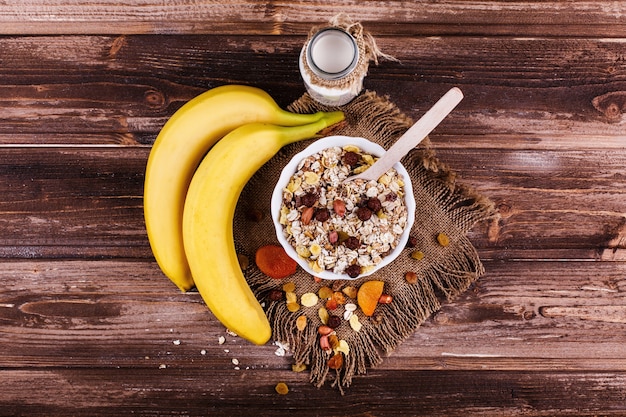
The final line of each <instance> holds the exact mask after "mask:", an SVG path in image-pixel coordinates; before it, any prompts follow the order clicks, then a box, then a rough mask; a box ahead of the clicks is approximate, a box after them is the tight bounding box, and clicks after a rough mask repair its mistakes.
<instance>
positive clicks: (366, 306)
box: [357, 280, 385, 317]
mask: <svg viewBox="0 0 626 417" xmlns="http://www.w3.org/2000/svg"><path fill="white" fill-rule="evenodd" d="M384 286H385V283H384V282H383V281H378V280H372V281H366V282H364V283H363V284H361V286H360V287H359V291H358V293H357V304H358V305H359V307H360V308H361V311H363V314H365V315H366V316H368V317H370V316H372V315H373V314H374V310H375V309H376V306H377V305H378V300H379V299H380V296H381V295H382V294H383V287H384Z"/></svg>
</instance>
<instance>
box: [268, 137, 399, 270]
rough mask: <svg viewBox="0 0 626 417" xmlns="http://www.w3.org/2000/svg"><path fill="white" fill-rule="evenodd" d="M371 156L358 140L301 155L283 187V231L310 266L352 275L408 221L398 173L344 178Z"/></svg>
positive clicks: (382, 252)
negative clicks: (374, 177)
mask: <svg viewBox="0 0 626 417" xmlns="http://www.w3.org/2000/svg"><path fill="white" fill-rule="evenodd" d="M375 160H376V157H374V156H372V155H370V154H367V153H364V152H362V151H361V149H360V148H358V147H357V146H353V145H347V146H344V147H330V148H327V149H324V150H322V151H320V152H318V153H315V154H313V155H311V156H309V157H307V158H305V159H304V160H302V161H301V162H300V164H299V165H298V167H297V170H296V172H295V174H294V175H293V176H292V177H291V179H290V181H289V183H288V185H287V186H286V187H285V188H284V189H283V204H282V207H281V212H280V219H279V222H280V224H281V225H283V234H284V236H285V238H286V239H287V240H288V242H289V243H290V244H291V245H292V246H293V247H294V248H295V250H296V252H297V253H298V255H299V256H300V257H302V258H304V259H306V260H307V261H308V263H309V266H310V267H311V269H312V270H314V271H317V272H321V271H324V270H327V271H332V272H334V273H336V274H347V275H348V276H350V277H351V278H355V277H357V276H358V275H360V274H362V273H365V272H367V271H369V270H370V269H372V268H374V267H375V266H376V265H377V264H379V263H380V262H381V261H382V260H383V257H384V256H386V255H387V254H388V253H389V252H391V251H392V250H393V249H394V248H395V247H396V246H398V243H399V241H400V236H401V235H402V233H403V231H404V228H405V227H406V225H407V209H406V206H405V202H404V194H405V192H404V181H403V179H402V176H401V175H400V174H399V173H398V172H397V171H396V170H395V169H390V170H389V171H388V172H387V173H385V174H383V175H382V176H381V177H380V178H379V179H378V181H363V180H354V181H347V182H346V183H345V184H344V183H343V180H345V179H346V178H348V177H349V176H351V175H354V174H358V173H360V172H362V171H364V170H366V169H367V168H368V167H369V166H370V165H372V164H373V163H374V162H375Z"/></svg>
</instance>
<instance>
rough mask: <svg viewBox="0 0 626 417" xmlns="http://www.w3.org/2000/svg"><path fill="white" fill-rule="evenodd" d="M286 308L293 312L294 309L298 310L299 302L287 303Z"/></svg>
mask: <svg viewBox="0 0 626 417" xmlns="http://www.w3.org/2000/svg"><path fill="white" fill-rule="evenodd" d="M287 310H289V311H291V312H292V313H295V312H296V311H298V310H300V304H298V303H287Z"/></svg>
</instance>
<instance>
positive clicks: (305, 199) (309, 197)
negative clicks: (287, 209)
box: [300, 193, 317, 207]
mask: <svg viewBox="0 0 626 417" xmlns="http://www.w3.org/2000/svg"><path fill="white" fill-rule="evenodd" d="M300 202H301V203H302V204H304V205H305V206H307V207H313V205H314V204H315V203H316V202H317V194H315V193H306V194H304V195H303V196H302V197H300Z"/></svg>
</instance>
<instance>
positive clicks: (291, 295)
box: [285, 291, 298, 303]
mask: <svg viewBox="0 0 626 417" xmlns="http://www.w3.org/2000/svg"><path fill="white" fill-rule="evenodd" d="M285 300H286V301H287V303H297V302H298V296H297V295H296V293H295V292H293V291H287V292H286V293H285Z"/></svg>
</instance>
